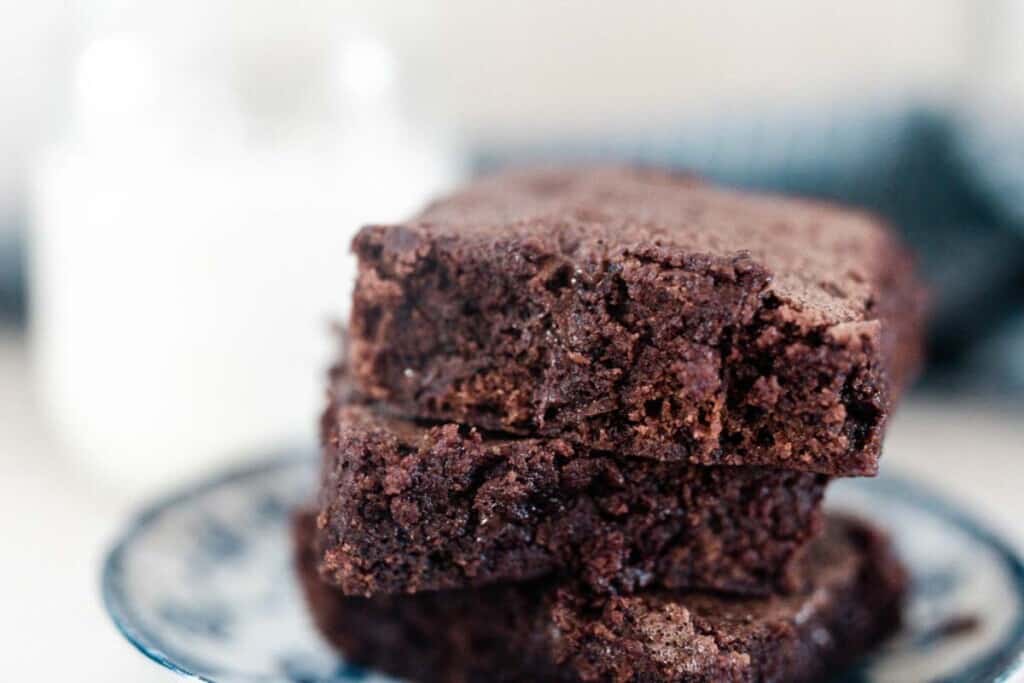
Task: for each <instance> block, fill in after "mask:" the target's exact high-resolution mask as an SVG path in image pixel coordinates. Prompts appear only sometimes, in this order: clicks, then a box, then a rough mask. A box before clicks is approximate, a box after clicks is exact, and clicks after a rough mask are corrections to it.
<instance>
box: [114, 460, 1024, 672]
mask: <svg viewBox="0 0 1024 683" xmlns="http://www.w3.org/2000/svg"><path fill="white" fill-rule="evenodd" d="M316 462H317V461H316V458H315V457H314V456H312V455H310V454H309V453H308V452H295V453H291V454H283V455H280V456H278V457H276V458H274V459H273V460H269V461H265V462H263V463H262V464H258V465H255V466H250V467H247V468H244V469H240V470H237V471H233V472H230V473H228V474H225V475H223V476H221V477H218V478H215V479H212V480H210V481H207V482H205V483H202V484H200V485H198V486H196V487H193V488H191V489H188V490H186V491H184V492H182V493H180V494H178V495H175V496H172V497H170V498H168V499H166V500H163V501H160V502H158V503H157V504H155V505H153V506H151V507H150V508H148V509H146V510H145V511H143V512H142V513H141V514H140V515H139V516H138V517H137V518H136V519H135V520H134V521H133V522H132V523H131V525H130V526H129V527H128V529H127V531H126V532H125V533H124V535H123V536H122V537H121V539H120V540H119V541H118V542H117V543H116V545H115V546H114V547H113V549H112V550H111V551H110V553H109V555H108V557H107V561H106V563H105V565H104V569H103V577H102V583H103V596H104V599H105V601H106V605H107V608H108V610H109V612H110V614H111V617H112V618H113V620H114V622H115V623H116V624H117V626H118V628H119V629H120V630H121V632H122V633H123V634H124V635H125V637H126V638H127V639H128V640H129V641H131V643H132V644H133V645H135V647H137V648H138V649H139V650H140V651H141V652H142V653H144V654H145V655H146V656H148V657H150V658H151V659H153V660H154V661H156V662H158V663H159V664H161V665H163V666H165V667H167V668H168V669H171V670H172V671H176V672H178V673H180V674H184V675H187V676H193V677H195V678H197V679H199V680H203V681H216V682H217V683H243V682H245V683H254V682H257V681H259V682H264V681H266V682H269V681H295V682H297V683H328V682H333V683H343V682H350V681H361V682H362V683H383V682H385V681H388V680H391V679H389V678H387V677H385V676H383V675H379V674H376V673H373V672H369V671H365V670H363V669H360V668H359V667H356V666H353V665H351V664H347V663H345V662H344V661H343V660H342V659H341V658H339V657H338V656H337V655H336V654H335V653H333V652H332V651H331V650H330V648H328V647H327V646H326V645H325V644H324V643H323V642H322V641H321V640H320V638H319V636H318V635H317V634H316V632H315V630H314V628H313V625H312V622H311V621H310V619H309V617H308V615H307V614H306V611H305V607H304V604H303V602H302V598H301V595H300V593H299V589H298V585H297V583H296V581H295V579H294V576H293V574H292V564H291V557H292V555H291V546H290V542H289V538H288V514H289V511H290V510H292V509H293V508H295V507H297V506H299V505H301V504H303V503H305V502H307V501H308V500H310V497H311V495H312V491H313V490H314V483H315V478H316V475H317V464H316ZM828 505H829V507H830V508H832V509H843V510H847V511H850V512H854V513H856V514H858V515H860V516H862V517H866V518H868V519H871V520H874V521H875V522H877V523H878V524H880V525H882V526H883V527H885V528H886V529H888V530H889V532H890V533H891V534H892V535H893V538H894V539H895V541H896V543H897V545H898V546H899V549H900V552H901V554H902V556H903V558H904V559H905V560H906V562H907V564H908V566H909V567H910V568H911V571H912V574H913V591H912V596H911V600H910V604H909V608H908V615H907V616H908V618H907V624H906V625H905V627H904V629H903V630H902V632H901V633H900V634H899V635H898V636H897V637H896V638H894V639H893V640H891V641H890V642H889V643H888V644H887V645H886V646H885V647H884V648H882V649H881V651H879V652H878V653H876V654H875V655H874V656H873V657H872V658H871V659H870V660H869V661H867V662H865V663H864V664H863V665H862V666H861V667H860V668H859V669H858V670H856V671H852V672H848V673H847V674H846V675H844V676H842V677H841V680H843V681H850V682H853V681H856V682H858V683H859V682H875V681H901V682H902V681H932V680H935V681H955V682H957V683H961V682H962V683H967V682H974V681H1009V680H1011V678H1013V677H1014V676H1015V675H1016V674H1021V673H1022V672H1024V565H1022V563H1021V560H1020V559H1019V558H1018V557H1017V555H1016V554H1014V552H1013V551H1012V550H1011V549H1010V548H1009V546H1007V545H1006V544H1005V543H1004V542H1003V541H1001V540H1000V539H999V538H997V537H996V536H995V535H993V534H992V533H990V532H989V531H987V530H986V529H985V528H984V527H983V526H981V525H980V524H978V523H977V522H975V521H974V520H972V519H971V518H970V517H969V516H967V515H966V514H964V513H962V512H960V511H958V510H957V509H955V508H954V507H952V506H950V505H949V504H947V503H946V502H944V501H943V500H941V499H940V498H938V497H936V496H934V495H932V494H930V493H928V492H926V491H923V490H922V489H920V488H919V487H917V486H916V485H914V484H911V483H909V482H907V481H904V480H901V479H898V478H892V477H882V478H880V479H853V480H843V481H839V482H836V483H835V484H833V485H832V486H831V487H830V489H829V493H828ZM396 656H401V653H396Z"/></svg>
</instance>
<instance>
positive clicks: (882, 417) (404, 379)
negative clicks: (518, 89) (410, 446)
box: [349, 167, 923, 475]
mask: <svg viewBox="0 0 1024 683" xmlns="http://www.w3.org/2000/svg"><path fill="white" fill-rule="evenodd" d="M353 250H354V251H355V253H356V255H357V256H358V259H359V274H358V280H357V285H356V289H355V295H354V300H353V308H352V314H351V321H350V333H351V342H352V343H351V345H350V357H349V361H350V362H349V365H350V367H351V368H352V371H353V373H354V376H355V379H356V382H357V384H358V387H359V389H360V391H362V392H363V393H365V394H366V395H368V396H369V397H371V398H373V399H375V400H379V401H383V402H386V403H387V404H388V405H389V406H390V407H391V408H392V409H393V410H394V411H395V412H396V413H398V414H401V415H403V416H407V417H417V418H428V419H441V420H451V421H454V422H461V423H465V424H472V425H475V426H478V427H481V428H483V429H487V430H495V431H504V432H508V433H513V434H523V435H542V436H562V437H564V438H566V439H569V440H571V441H574V442H576V443H579V444H583V445H585V446H588V447H591V448H595V449H601V450H607V451H613V452H615V453H617V454H620V455H628V456H643V457H647V458H653V459H659V460H674V461H683V460H688V461H690V462H693V463H698V464H705V465H711V464H717V465H741V464H742V465H750V464H759V465H767V466H774V467H782V468H788V469H799V470H806V471H813V472H821V473H825V474H831V475H870V474H874V473H875V472H876V470H877V464H878V456H879V445H880V443H881V438H882V430H883V426H884V424H885V421H886V417H887V415H888V413H889V410H890V406H891V405H892V403H893V401H894V399H895V398H896V396H897V395H898V394H899V392H900V390H901V389H902V388H903V387H904V385H905V384H906V382H907V380H908V378H909V377H910V376H911V374H912V371H913V369H914V368H915V366H916V365H917V363H918V360H919V357H920V345H921V332H922V330H921V328H922V298H923V297H922V293H921V288H920V286H919V284H918V282H917V280H916V279H915V278H914V274H913V268H912V264H911V260H910V258H909V257H908V255H907V253H906V251H905V250H904V249H903V247H902V246H901V245H900V244H899V243H898V241H897V240H896V239H895V238H894V236H893V235H892V234H891V233H890V231H889V230H888V229H887V227H886V226H885V225H883V224H881V223H880V222H879V221H877V220H876V219H874V218H872V217H870V216H868V215H865V214H862V213H856V212H853V211H849V210H845V209H841V208H838V207H834V206H830V205H826V204H822V203H815V202H811V201H806V200H797V199H789V198H782V197H774V196H768V195H760V194H751V193H743V192H737V191H732V190H727V189H723V188H720V187H716V186H714V185H710V184H707V183H705V182H702V181H701V180H699V179H697V178H694V177H692V176H681V175H673V174H669V173H665V172H660V171H654V170H639V169H628V168H614V167H596V168H583V169H575V170H573V169H569V170H565V169H563V170H543V169H541V170H522V171H514V172H509V173H506V174H503V175H498V176H495V177H491V178H486V179H483V180H480V181H478V182H476V183H473V184H471V185H469V186H468V187H466V188H465V189H463V190H462V191H460V192H458V193H456V194H454V195H452V196H450V197H448V198H446V199H443V200H441V201H439V202H437V203H435V204H433V205H431V206H429V207H428V208H426V210H424V211H423V212H422V213H420V214H419V215H418V216H416V217H415V218H413V219H412V220H410V221H408V222H406V223H402V224H397V225H375V226H368V227H365V228H363V229H362V231H360V233H359V234H358V235H357V237H356V238H355V240H354V241H353Z"/></svg>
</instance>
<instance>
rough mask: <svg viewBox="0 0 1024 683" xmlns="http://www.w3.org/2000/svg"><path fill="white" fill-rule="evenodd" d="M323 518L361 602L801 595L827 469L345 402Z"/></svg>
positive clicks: (342, 581) (325, 482)
mask: <svg viewBox="0 0 1024 683" xmlns="http://www.w3.org/2000/svg"><path fill="white" fill-rule="evenodd" d="M323 427H324V429H325V434H324V440H325V455H324V462H323V475H322V484H321V489H320V514H319V515H318V526H319V529H320V531H319V539H320V540H319V546H320V551H321V563H320V566H321V572H322V573H323V575H324V577H325V578H326V579H327V580H329V581H330V582H331V583H334V584H335V585H337V586H340V587H341V588H342V590H343V591H344V592H346V593H348V594H350V595H364V596H370V595H376V594H379V593H414V592H419V591H428V590H443V589H454V588H466V587H472V586H481V585H485V584H488V583H494V582H498V581H522V580H527V579H533V578H537V577H540V576H543V575H546V574H550V573H560V574H569V575H572V576H575V577H578V578H579V579H580V580H581V581H582V582H584V583H585V584H587V586H588V587H589V588H590V590H593V591H596V592H619V593H628V592H632V591H635V590H637V589H639V588H643V587H646V586H649V585H658V586H663V587H668V588H691V587H696V588H708V589H716V590H723V591H730V592H734V593H744V594H764V593H766V592H770V591H773V590H775V591H786V590H794V589H795V588H797V585H796V582H795V579H794V577H793V576H792V571H791V570H792V566H793V563H794V560H795V558H796V557H797V556H798V555H799V553H800V551H801V550H802V549H803V548H804V546H805V545H806V543H807V542H808V541H809V540H810V539H811V538H812V537H813V536H814V535H815V534H816V533H817V532H818V531H819V530H820V526H821V512H820V507H821V506H820V503H821V498H822V494H823V492H824V488H825V485H826V483H827V477H825V476H824V475H819V474H814V473H809V472H797V471H792V470H773V469H768V468H763V467H730V466H714V467H704V466H698V465H690V464H687V463H666V462H659V461H655V460H645V459H641V458H620V457H614V456H612V455H609V454H607V453H602V452H597V451H591V450H589V449H586V448H583V447H581V446H578V445H575V444H573V443H571V442H569V441H566V440H564V439H559V438H536V439H527V438H522V439H506V438H495V437H489V436H485V435H483V434H481V433H480V432H479V431H477V430H475V429H472V428H468V427H465V426H458V425H454V424H447V425H441V426H434V427H422V426H418V425H417V424H416V423H415V422H411V421H407V420H398V419H393V418H388V417H384V416H381V415H380V414H379V413H376V412H374V411H373V410H372V408H370V407H367V406H362V405H352V404H345V403H341V404H332V406H331V407H330V408H329V409H328V411H327V413H326V415H325V417H324V421H323Z"/></svg>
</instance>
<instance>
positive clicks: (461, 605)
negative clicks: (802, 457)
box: [296, 516, 906, 683]
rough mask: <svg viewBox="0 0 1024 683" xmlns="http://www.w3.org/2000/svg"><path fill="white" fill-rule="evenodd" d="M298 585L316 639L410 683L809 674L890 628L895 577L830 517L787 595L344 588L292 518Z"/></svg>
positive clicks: (882, 553)
mask: <svg viewBox="0 0 1024 683" xmlns="http://www.w3.org/2000/svg"><path fill="white" fill-rule="evenodd" d="M296 532H297V533H296V550H297V556H298V562H297V564H298V571H299V576H300V580H301V581H302V584H303V588H304V591H305V594H306V597H307V600H308V603H309V606H310V608H311V611H312V615H313V618H314V620H315V621H316V624H317V626H318V627H319V629H320V631H321V632H322V633H323V635H324V636H325V637H326V638H327V640H328V641H330V642H331V643H332V644H334V645H335V646H336V647H337V648H339V649H340V650H342V651H343V652H344V653H345V656H346V657H347V658H348V659H350V660H351V661H352V662H355V663H357V664H360V665H363V666H367V667H371V668H376V669H380V670H382V671H385V672H387V673H390V674H393V675H397V676H400V677H402V678H405V679H408V680H412V681H425V682H432V681H437V682H444V683H449V682H451V683H455V682H458V683H470V682H475V681H480V682H483V681H488V682H489V681H505V682H511V681H541V680H543V681H615V682H616V683H629V682H634V683H640V682H644V683H656V682H662V681H664V682H669V681H671V682H677V683H681V682H684V681H809V680H815V679H818V678H819V677H821V676H823V675H824V674H826V673H828V674H835V673H837V672H838V671H839V670H840V669H841V668H842V667H843V666H845V665H847V664H849V663H851V662H852V661H854V660H855V659H857V658H858V657H860V656H861V655H863V654H864V653H865V652H866V651H867V650H868V649H869V648H871V647H872V646H873V645H875V644H876V643H878V642H879V641H880V639H882V638H883V637H885V636H886V635H888V634H889V633H890V632H892V631H893V630H894V628H895V627H896V626H897V625H898V623H899V613H900V602H901V596H902V594H903V592H904V589H905V586H906V578H905V575H904V572H903V570H902V568H901V566H900V565H899V563H898V561H897V560H896V559H895V557H894V556H893V554H892V551H891V548H890V547H889V544H888V541H887V540H886V539H885V537H884V536H882V535H881V534H879V533H878V532H877V531H875V530H873V529H872V528H870V527H868V526H866V525H864V524H862V523H859V522H855V521H852V520H847V519H838V518H837V519H831V520H830V521H829V524H828V528H827V531H826V533H825V535H824V536H823V537H822V538H821V539H820V540H818V541H815V543H814V544H812V546H811V550H810V552H809V553H808V556H807V558H805V563H804V565H803V568H802V570H803V571H804V572H806V574H807V576H808V577H809V579H810V585H809V586H808V588H807V589H806V590H805V591H804V592H801V593H799V594H794V595H788V596H771V597H765V598H749V597H748V598H740V597H727V596H723V595H718V594H712V593H701V592H681V591H675V592H670V591H648V592H642V593H637V594H634V595H630V596H597V595H592V594H588V593H587V592H586V591H585V590H579V589H578V587H576V586H574V585H572V584H571V583H566V582H563V581H560V580H557V579H547V580H540V581H535V582H529V583H523V584H496V585H492V586H488V587H485V588H480V589H472V590H466V591H452V592H435V593H421V594H418V595H411V596H410V595H398V596H395V595H391V596H377V597H374V598H359V597H349V596H345V595H344V594H343V593H341V592H340V591H338V590H336V589H334V588H332V587H331V586H329V585H328V584H325V583H324V582H323V581H322V580H321V579H320V576H319V574H318V573H317V571H316V554H315V553H314V552H312V551H311V543H312V536H313V532H314V524H313V518H312V516H307V517H298V518H297V524H296Z"/></svg>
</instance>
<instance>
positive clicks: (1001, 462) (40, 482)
mask: <svg viewBox="0 0 1024 683" xmlns="http://www.w3.org/2000/svg"><path fill="white" fill-rule="evenodd" d="M55 443H56V439H55V438H54V437H53V436H52V435H51V434H49V433H48V431H47V428H46V426H45V424H44V420H43V419H42V416H41V411H40V410H39V409H38V402H37V400H36V397H35V396H34V394H33V388H32V382H31V372H30V368H29V363H28V354H27V351H26V348H25V344H24V338H23V337H22V336H21V335H20V334H18V333H16V332H14V331H12V330H10V329H6V330H5V329H3V328H0V518H2V519H3V520H4V523H3V527H2V528H3V533H2V534H0V642H2V643H3V652H4V662H3V667H4V668H3V672H2V674H0V678H2V679H3V680H5V681H22V680H24V681H29V680H54V681H72V680H74V681H138V682H140V683H145V682H147V681H168V680H175V676H173V675H172V674H169V673H167V672H164V671H162V670H160V669H159V668H158V667H157V666H156V665H154V664H151V663H150V662H149V661H148V660H146V659H145V658H143V657H142V656H141V655H140V654H138V653H137V652H135V650H134V649H132V647H131V646H130V645H128V644H127V642H125V641H124V640H123V639H122V638H121V637H120V635H119V634H118V633H117V632H116V630H115V629H114V627H113V626H112V625H111V624H110V622H109V620H108V619H107V617H106V615H105V613H104V611H103V607H102V604H101V602H100V597H99V589H98V586H99V567H100V562H101V560H102V556H103V552H104V549H105V548H106V546H107V545H108V544H109V543H110V542H111V540H112V539H113V537H114V535H115V534H116V532H117V530H118V529H119V528H120V527H121V526H122V525H123V524H124V523H125V521H126V520H127V518H128V516H129V515H130V513H131V508H132V507H133V505H134V503H133V501H132V500H131V496H130V493H129V492H119V491H116V490H112V489H110V488H109V487H105V486H104V485H103V484H101V483H100V482H98V481H96V480H95V479H93V478H92V477H91V476H90V473H89V472H88V471H85V470H84V469H83V468H82V467H81V466H80V465H76V464H75V463H72V462H71V461H69V460H68V459H66V458H65V457H63V456H62V454H61V452H60V449H59V448H58V447H57V446H56V445H55ZM884 467H885V469H886V470H888V471H892V472H896V471H899V472H902V473H904V474H907V475H908V476H911V477H914V478H916V479H919V480H922V481H925V482H927V483H929V484H931V485H932V486H933V487H934V488H937V489H939V490H941V491H942V492H944V493H946V494H947V495H949V496H950V497H952V498H954V499H956V500H958V501H959V502H960V503H961V504H963V505H964V506H965V507H967V508H969V509H970V510H972V511H973V512H974V513H975V514H976V515H978V516H979V517H981V518H983V519H984V520H987V521H988V522H989V523H990V524H992V525H993V526H995V527H997V528H998V529H999V530H1000V531H1002V532H1003V534H1004V535H1005V536H1007V537H1008V538H1009V539H1010V540H1011V541H1012V542H1014V543H1015V544H1017V545H1018V547H1020V548H1022V549H1024V522H1022V521H1021V520H1024V489H1022V485H1024V406H1022V405H1021V404H1020V402H1018V404H1017V405H1008V404H1007V403H1006V402H1005V401H1004V402H1001V403H1000V402H997V401H993V400H987V401H985V400H980V399H957V400H953V399H929V398H926V397H921V396H912V397H911V398H910V399H909V400H908V402H907V405H906V406H904V408H903V409H902V410H901V412H900V413H899V414H898V415H897V417H896V419H895V420H894V422H893V424H892V428H891V430H890V436H889V440H888V441H887V445H886V457H885V461H884Z"/></svg>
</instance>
